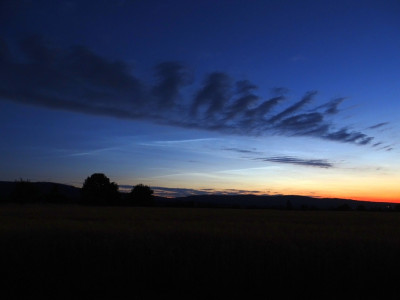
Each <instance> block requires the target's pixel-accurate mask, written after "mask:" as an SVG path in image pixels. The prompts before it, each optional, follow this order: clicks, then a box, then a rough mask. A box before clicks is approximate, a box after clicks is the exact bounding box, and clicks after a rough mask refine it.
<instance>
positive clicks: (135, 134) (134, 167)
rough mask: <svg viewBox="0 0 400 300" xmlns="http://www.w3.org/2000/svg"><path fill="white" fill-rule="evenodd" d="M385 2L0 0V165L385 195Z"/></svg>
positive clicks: (399, 10) (211, 188) (82, 175)
mask: <svg viewBox="0 0 400 300" xmlns="http://www.w3.org/2000/svg"><path fill="white" fill-rule="evenodd" d="M399 16H400V2H398V1H396V0H394V1H389V0H388V1H369V0H364V1H352V0H350V1H340V0H339V1H324V0H321V1H307V0H304V1H286V0H280V1H267V0H264V1H235V0H231V1H223V0H222V1H215V0H214V1H208V0H202V1H153V0H146V1H140V0H138V1H128V0H127V1H111V0H110V1H107V0H98V1H61V0H60V1H40V0H38V1H28V0H25V1H22V0H3V1H1V2H0V151H1V152H0V153H1V155H0V180H5V181H14V180H18V179H20V178H21V179H28V180H30V181H51V182H59V183H65V184H71V185H74V186H77V187H81V186H82V184H83V181H84V180H85V179H86V178H87V177H88V176H90V175H91V174H93V173H104V174H105V175H106V176H107V177H109V178H110V180H111V181H114V182H116V183H118V184H119V186H120V190H129V188H130V187H131V186H132V185H136V184H138V183H142V184H146V185H149V186H150V187H152V188H153V189H154V190H155V193H156V194H157V195H167V196H170V197H174V196H182V195H191V194H208V193H224V194H246V193H251V194H260V195H264V194H266V195H276V194H285V195H290V194H297V195H308V196H314V197H337V198H351V199H356V200H368V201H391V202H400V135H399V133H400V130H399V129H400V118H399V111H400V72H399V70H400V55H399V53H400V18H399Z"/></svg>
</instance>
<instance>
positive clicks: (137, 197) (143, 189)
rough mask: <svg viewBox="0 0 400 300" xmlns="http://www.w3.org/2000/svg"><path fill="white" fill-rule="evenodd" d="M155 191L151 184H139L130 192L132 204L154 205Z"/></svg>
mask: <svg viewBox="0 0 400 300" xmlns="http://www.w3.org/2000/svg"><path fill="white" fill-rule="evenodd" d="M153 193H154V192H153V190H152V189H151V188H150V187H149V186H147V185H143V184H138V185H136V186H135V187H133V188H132V190H131V192H130V193H129V198H130V200H131V203H132V204H136V205H153V204H154V197H153Z"/></svg>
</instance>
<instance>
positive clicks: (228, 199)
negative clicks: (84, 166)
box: [156, 195, 395, 210]
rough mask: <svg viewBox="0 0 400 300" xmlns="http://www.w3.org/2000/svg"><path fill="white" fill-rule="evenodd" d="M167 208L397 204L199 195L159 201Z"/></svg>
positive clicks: (384, 206) (387, 206)
mask: <svg viewBox="0 0 400 300" xmlns="http://www.w3.org/2000/svg"><path fill="white" fill-rule="evenodd" d="M156 202H157V203H159V204H161V205H162V204H164V205H182V206H196V207H207V206H214V207H235V208H277V209H337V210H348V209H381V210H385V209H386V210H390V209H393V208H394V207H395V204H394V203H383V202H368V201H356V200H350V199H337V198H314V197H308V196H298V195H276V196H257V195H198V196H187V197H180V198H159V199H156Z"/></svg>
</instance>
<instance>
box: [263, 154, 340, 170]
mask: <svg viewBox="0 0 400 300" xmlns="http://www.w3.org/2000/svg"><path fill="white" fill-rule="evenodd" d="M256 160H261V161H268V162H274V163H284V164H293V165H300V166H307V167H318V168H333V167H334V165H333V164H332V163H331V162H329V161H328V160H326V159H303V158H298V157H293V156H273V157H263V158H256Z"/></svg>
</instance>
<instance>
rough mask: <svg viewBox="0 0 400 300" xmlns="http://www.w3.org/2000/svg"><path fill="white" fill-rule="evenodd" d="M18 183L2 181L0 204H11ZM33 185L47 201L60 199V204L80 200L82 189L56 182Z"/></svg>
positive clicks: (35, 183) (0, 184) (33, 183)
mask: <svg viewBox="0 0 400 300" xmlns="http://www.w3.org/2000/svg"><path fill="white" fill-rule="evenodd" d="M16 184H17V182H15V181H0V203H4V202H9V201H10V200H11V197H12V193H13V191H14V190H15V186H16ZM32 185H33V186H34V187H35V189H36V190H37V191H38V194H39V195H40V196H41V197H42V198H43V199H45V200H48V198H46V196H47V197H49V196H53V197H58V199H59V200H60V202H70V203H72V202H78V201H79V198H80V190H81V189H80V188H77V187H74V186H71V185H67V184H61V183H55V182H32Z"/></svg>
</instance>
